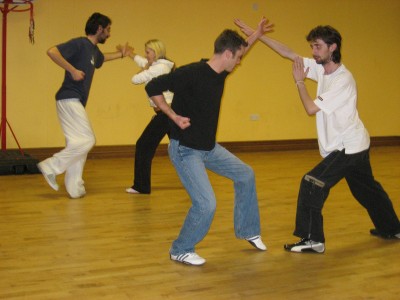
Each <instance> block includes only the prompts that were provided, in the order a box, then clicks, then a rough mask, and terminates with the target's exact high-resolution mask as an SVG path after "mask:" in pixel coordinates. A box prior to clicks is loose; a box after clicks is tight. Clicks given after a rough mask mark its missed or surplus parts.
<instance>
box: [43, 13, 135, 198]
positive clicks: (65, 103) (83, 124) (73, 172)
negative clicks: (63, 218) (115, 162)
mask: <svg viewBox="0 0 400 300" xmlns="http://www.w3.org/2000/svg"><path fill="white" fill-rule="evenodd" d="M110 31H111V20H110V18H109V17H107V16H105V15H102V14H100V13H94V14H93V15H91V16H90V17H89V19H88V21H87V23H86V27H85V32H86V37H78V38H74V39H71V40H70V41H68V42H66V43H63V44H59V45H57V46H54V47H52V48H50V49H49V50H48V51H47V54H48V55H49V56H50V58H51V59H52V60H53V61H54V62H55V63H56V64H57V65H58V66H60V67H61V68H63V69H64V70H65V76H64V81H63V83H62V85H61V88H60V89H59V90H58V92H57V94H56V100H57V101H56V106H57V114H58V118H59V120H60V123H61V127H62V130H63V132H64V135H65V140H66V147H65V148H64V149H63V150H62V151H60V152H58V153H56V154H54V155H53V156H52V157H50V158H47V159H46V160H44V161H42V162H40V163H39V164H38V168H39V170H40V171H41V172H42V174H43V176H44V178H45V179H46V181H47V182H48V184H49V185H50V186H51V187H52V188H53V189H54V190H56V191H58V189H59V186H58V184H57V181H56V176H57V175H59V174H62V173H64V172H65V187H66V190H67V192H68V194H69V195H70V197H71V198H80V197H83V196H84V195H85V194H86V190H85V187H84V181H83V179H82V173H83V167H84V165H85V162H86V157H87V154H88V152H89V151H90V149H92V147H93V146H94V144H95V136H94V133H93V129H92V126H91V124H90V121H89V119H88V116H87V114H86V111H85V106H86V103H87V99H88V95H89V91H90V86H91V84H92V79H93V74H94V71H95V69H98V68H100V67H101V66H102V65H103V62H105V61H109V60H113V59H117V58H123V57H124V56H126V55H128V54H129V53H128V52H129V51H128V50H127V49H128V48H125V47H118V49H121V50H120V51H116V52H113V53H104V54H103V53H102V52H101V51H100V49H99V48H98V47H97V44H99V43H100V44H104V43H105V41H106V40H107V39H108V38H109V37H110Z"/></svg>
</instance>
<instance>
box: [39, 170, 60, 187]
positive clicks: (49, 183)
mask: <svg viewBox="0 0 400 300" xmlns="http://www.w3.org/2000/svg"><path fill="white" fill-rule="evenodd" d="M37 168H38V169H39V171H40V173H42V175H43V177H44V179H45V180H46V182H47V183H48V185H49V186H50V187H51V188H52V189H53V190H55V191H58V190H59V189H60V187H59V186H58V184H57V183H56V184H55V185H54V184H53V183H52V182H51V181H50V180H49V179H48V178H47V175H46V172H45V171H44V170H43V168H42V167H40V166H39V164H37Z"/></svg>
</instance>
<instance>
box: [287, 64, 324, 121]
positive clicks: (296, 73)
mask: <svg viewBox="0 0 400 300" xmlns="http://www.w3.org/2000/svg"><path fill="white" fill-rule="evenodd" d="M292 69H293V71H292V72H293V79H294V81H295V82H296V86H297V90H298V92H299V96H300V99H301V102H302V103H303V106H304V109H305V110H306V112H307V114H308V115H309V116H311V115H315V114H316V113H317V112H319V111H320V108H319V107H318V106H317V105H316V104H315V103H314V101H313V99H312V98H311V97H310V94H309V93H308V91H307V87H306V85H305V83H304V79H306V77H307V74H308V70H309V69H308V68H307V69H306V70H305V71H304V66H303V58H301V57H296V58H295V59H294V62H293V67H292Z"/></svg>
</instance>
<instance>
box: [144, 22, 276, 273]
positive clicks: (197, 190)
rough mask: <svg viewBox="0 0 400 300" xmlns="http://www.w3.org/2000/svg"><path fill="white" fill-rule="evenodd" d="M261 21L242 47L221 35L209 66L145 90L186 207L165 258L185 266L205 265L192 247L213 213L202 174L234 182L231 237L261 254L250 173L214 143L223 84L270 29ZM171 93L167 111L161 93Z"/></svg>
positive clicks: (235, 37)
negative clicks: (165, 122) (165, 121)
mask: <svg viewBox="0 0 400 300" xmlns="http://www.w3.org/2000/svg"><path fill="white" fill-rule="evenodd" d="M265 24H266V20H265V19H264V18H263V19H262V21H261V22H260V24H259V27H258V29H257V31H256V32H255V34H254V35H252V36H250V37H249V38H248V40H247V41H245V40H244V39H243V38H242V37H241V36H240V35H239V34H238V33H237V32H236V31H232V30H225V31H223V32H222V33H221V35H220V36H219V37H218V38H217V39H216V41H215V43H214V54H213V56H212V57H211V59H210V60H208V61H201V62H197V63H192V64H189V65H186V66H183V67H181V68H178V69H177V70H176V71H174V72H172V73H170V74H167V75H162V76H159V77H157V78H155V79H153V80H152V81H151V82H149V83H148V84H147V86H146V91H147V94H148V95H149V96H150V97H151V99H152V100H153V102H154V103H155V104H156V105H157V106H158V107H159V108H160V109H161V110H162V111H163V112H164V113H165V114H166V115H167V116H168V117H169V118H170V119H171V121H172V122H171V123H172V128H171V136H170V144H169V147H168V152H169V156H170V159H171V161H172V163H173V164H174V166H175V169H176V171H177V173H178V176H179V178H180V180H181V182H182V184H183V185H184V187H185V188H186V191H187V192H188V194H189V196H190V198H191V201H192V207H191V208H190V210H189V212H188V214H187V216H186V220H185V222H184V224H183V227H182V229H181V232H180V234H179V236H178V238H177V239H176V240H175V241H174V242H173V244H172V247H171V249H170V258H171V259H172V260H174V261H178V262H181V263H185V264H190V265H197V266H198V265H202V264H204V263H205V262H206V260H205V259H204V258H202V257H200V256H199V255H198V254H197V253H196V252H195V245H196V244H197V243H199V242H200V241H201V240H202V239H203V238H204V237H205V235H206V234H207V232H208V230H209V228H210V226H211V222H212V219H213V217H214V213H215V208H216V199H215V195H214V191H213V189H212V186H211V184H210V181H209V179H208V176H207V172H206V169H209V170H211V171H213V172H215V173H217V174H219V175H222V176H225V177H227V178H229V179H231V180H232V181H233V182H234V188H235V206H234V207H235V211H234V227H235V234H236V237H237V238H239V239H245V240H247V241H249V242H250V243H251V244H252V245H253V246H254V247H256V248H257V249H259V250H263V251H265V250H266V249H267V247H266V246H265V245H264V244H263V242H262V240H261V236H260V217H259V209H258V201H257V194H256V187H255V177H254V172H253V170H252V168H251V167H250V166H248V165H246V164H245V163H243V162H242V161H241V160H240V159H239V158H237V157H236V156H234V155H233V154H232V153H230V152H229V151H228V150H226V149H225V148H223V147H221V146H220V145H219V144H218V143H216V132H217V126H218V118H219V110H220V105H221V97H222V94H223V90H224V84H225V79H226V77H227V76H228V74H229V73H230V72H232V71H233V70H234V68H235V67H236V66H237V65H238V64H239V63H240V61H241V59H242V57H243V55H244V54H245V53H246V52H247V50H248V49H249V47H250V46H251V45H252V44H253V43H254V42H255V41H256V40H257V39H258V37H259V36H260V35H261V34H263V33H264V32H266V31H269V30H270V29H269V28H271V25H269V26H268V25H267V26H265ZM166 90H169V91H171V92H173V93H174V100H173V101H172V106H171V107H169V106H168V105H167V103H166V102H165V99H164V98H163V95H162V92H163V91H166Z"/></svg>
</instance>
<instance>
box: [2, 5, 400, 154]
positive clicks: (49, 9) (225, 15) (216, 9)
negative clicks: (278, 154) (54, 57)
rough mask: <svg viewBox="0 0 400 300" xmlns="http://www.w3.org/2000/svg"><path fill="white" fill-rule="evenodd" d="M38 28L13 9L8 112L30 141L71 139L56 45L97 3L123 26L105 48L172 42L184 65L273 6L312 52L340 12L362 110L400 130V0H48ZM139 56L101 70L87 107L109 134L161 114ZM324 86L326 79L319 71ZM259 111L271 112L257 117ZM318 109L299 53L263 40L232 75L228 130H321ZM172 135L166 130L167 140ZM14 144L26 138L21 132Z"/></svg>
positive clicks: (234, 136)
mask: <svg viewBox="0 0 400 300" xmlns="http://www.w3.org/2000/svg"><path fill="white" fill-rule="evenodd" d="M34 3H35V22H36V30H35V39H36V43H35V44H34V45H30V44H29V41H28V24H29V14H28V13H10V14H9V15H8V31H7V32H8V39H7V49H8V55H7V57H8V58H7V81H8V84H7V90H8V96H7V99H8V101H7V112H8V113H7V115H8V121H9V122H10V124H11V126H12V128H13V130H14V132H15V133H16V135H17V138H18V140H19V142H20V143H21V146H22V147H23V148H42V147H59V146H63V145H64V137H63V135H62V132H61V129H60V127H59V124H58V121H57V116H56V112H55V100H54V94H55V92H56V91H57V89H58V88H59V86H60V84H61V81H62V78H63V72H62V70H61V69H60V68H59V67H58V66H56V65H55V64H54V63H53V62H52V61H51V60H50V59H49V58H48V57H47V55H46V50H47V49H48V48H49V47H51V46H53V45H55V44H58V43H61V42H64V41H66V40H68V39H70V38H72V37H77V36H81V35H84V26H85V23H86V20H87V18H88V17H89V15H90V14H91V13H92V12H95V11H98V12H101V13H103V14H106V15H108V16H110V17H111V19H112V20H113V24H112V35H111V38H110V39H109V40H108V41H107V43H106V44H105V45H100V48H101V49H102V50H103V51H104V52H107V51H112V50H114V47H115V45H117V44H118V43H124V42H125V41H129V42H130V43H131V44H132V45H133V46H135V48H136V49H137V51H138V53H143V44H144V42H145V41H146V40H148V39H150V38H159V39H161V40H163V41H164V42H165V44H166V45H167V54H168V56H169V57H170V58H171V59H173V60H174V61H175V62H176V63H177V64H178V65H183V64H186V63H189V62H192V61H197V60H199V59H200V58H205V57H210V56H211V55H212V51H213V42H214V39H215V37H216V36H217V35H218V34H219V33H220V32H221V31H222V30H223V29H225V28H235V26H234V24H233V21H232V20H233V18H235V17H240V18H242V19H244V20H245V21H246V22H248V23H249V24H251V25H253V26H255V25H256V24H257V23H258V21H259V19H260V18H261V17H262V16H263V15H266V16H267V17H268V18H270V19H271V20H272V21H273V23H275V25H276V26H275V32H274V33H272V34H271V36H272V37H273V38H275V39H278V40H280V41H282V42H285V43H287V44H288V45H290V46H291V47H292V48H293V49H294V50H295V51H296V52H298V53H299V54H301V55H309V54H310V49H309V46H308V44H307V42H306V41H305V35H306V34H307V33H308V32H309V30H310V29H311V28H313V27H315V26H317V25H325V24H330V25H332V26H334V27H336V28H337V29H338V30H339V31H340V32H341V34H342V36H343V38H344V41H343V50H342V56H343V63H344V64H345V65H346V66H347V67H348V68H349V69H350V71H352V73H353V75H354V77H355V79H356V81H357V83H358V90H359V105H358V107H359V112H360V115H361V118H362V120H363V121H364V123H365V125H366V126H367V128H368V130H369V132H370V134H371V136H392V135H396V136H398V135H400V117H399V112H400V93H399V86H400V83H399V76H398V66H399V65H400V56H399V46H400V34H399V29H400V18H399V16H400V1H399V0H335V1H332V0H302V1H298V0H270V1H256V0H252V1H248V0H241V1H239V0H168V1H165V0H153V1H151V0H149V1H143V0H141V1H136V0H129V1H126V0H125V1H122V0H37V1H35V2H34ZM137 71H138V68H137V67H136V65H135V64H134V63H133V61H129V60H128V59H124V60H117V61H111V62H108V63H106V64H105V65H104V66H103V67H102V68H101V69H100V70H98V71H96V74H95V77H94V82H93V85H92V89H91V94H90V97H89V102H88V106H87V111H88V114H89V117H90V119H91V121H92V125H93V127H94V130H95V132H96V137H97V145H128V144H133V143H135V141H136V139H137V138H138V137H139V135H140V134H141V132H142V130H143V129H144V127H145V126H146V125H147V123H148V121H149V119H150V118H151V116H152V110H151V109H150V108H149V106H148V102H147V99H146V95H145V92H144V87H143V86H134V85H133V84H131V82H130V78H131V77H132V75H133V74H134V73H136V72H137ZM308 86H309V87H310V89H311V90H312V92H313V93H314V91H315V84H312V83H308ZM252 115H258V116H259V120H255V121H254V120H251V116H252ZM314 122H315V120H314V118H313V117H308V116H306V114H305V112H304V111H303V108H302V106H301V104H300V101H299V99H298V96H297V91H296V88H295V86H294V84H293V80H292V77H291V64H290V62H289V61H287V60H284V59H282V58H281V57H279V56H278V55H276V54H275V53H273V52H272V51H270V50H269V48H267V47H266V46H265V45H263V44H262V43H258V44H256V45H255V47H254V48H253V49H252V50H251V52H249V54H248V56H247V57H246V58H245V59H244V61H243V63H242V65H241V66H240V67H239V68H238V69H237V70H236V71H235V72H234V74H232V76H230V77H229V78H228V80H227V84H226V90H225V94H224V99H223V104H222V110H221V118H220V125H219V132H218V140H219V141H254V140H283V139H304V138H315V136H316V135H315V128H314V127H315V126H314ZM164 142H166V140H164ZM7 147H8V148H16V144H15V142H14V139H13V138H12V136H11V134H10V132H9V131H8V133H7Z"/></svg>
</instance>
